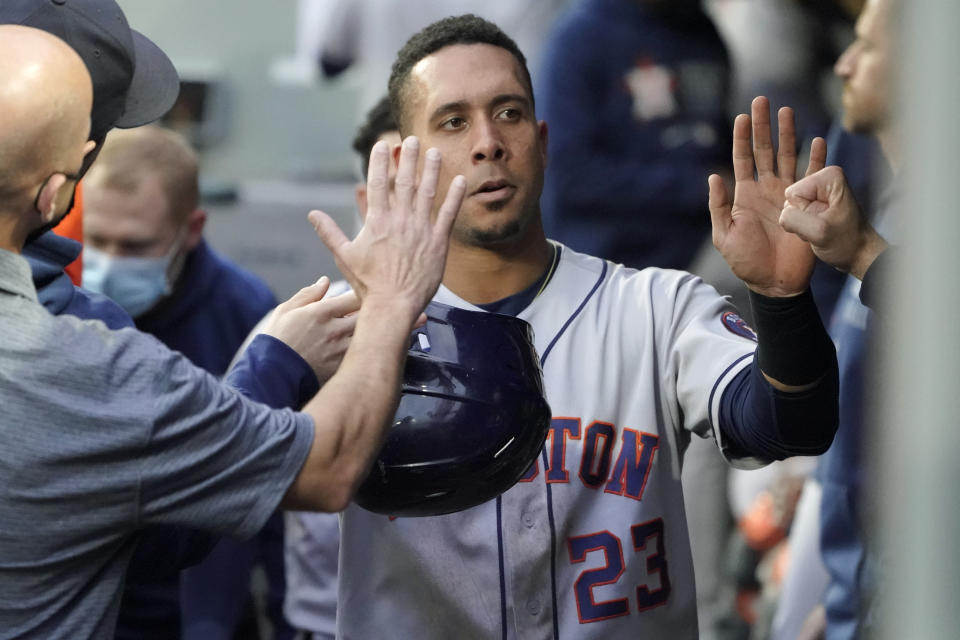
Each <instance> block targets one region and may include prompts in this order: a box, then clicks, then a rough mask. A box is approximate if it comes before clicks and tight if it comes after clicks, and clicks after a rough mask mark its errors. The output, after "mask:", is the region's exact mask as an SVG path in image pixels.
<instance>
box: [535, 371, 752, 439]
mask: <svg viewBox="0 0 960 640" xmlns="http://www.w3.org/2000/svg"><path fill="white" fill-rule="evenodd" d="M751 357H753V354H752V353H746V354H744V355H742V356H740V357H739V358H737V359H736V360H734V361H733V362H732V363H730V366H729V367H727V368H726V369H724V370H723V373H722V374H720V376H719V377H718V378H717V380H716V382H714V383H713V388H712V389H710V401H709V404H707V415H708V416H709V417H710V422H711V423H712V422H713V396H714V395H716V393H717V387H718V386H720V381H721V380H723V379H724V378H726V377H727V374H728V373H730V370H731V369H733V368H734V367H735V366H737V365H738V364H740V363H741V362H743V360H745V359H746V358H751ZM541 366H543V365H541ZM710 427H711V428H712V429H713V433H714V435H715V436H719V435H720V420H719V416H718V419H717V424H711V425H710Z"/></svg>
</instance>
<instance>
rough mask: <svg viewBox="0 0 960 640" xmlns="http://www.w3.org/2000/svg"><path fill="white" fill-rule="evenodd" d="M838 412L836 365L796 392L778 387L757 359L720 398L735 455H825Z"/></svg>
mask: <svg viewBox="0 0 960 640" xmlns="http://www.w3.org/2000/svg"><path fill="white" fill-rule="evenodd" d="M837 412H838V375H837V371H836V370H835V369H834V370H833V371H832V372H830V373H829V374H827V375H825V376H824V377H823V378H821V379H820V380H819V381H818V382H817V383H816V384H815V385H813V386H812V387H810V388H808V389H807V390H805V391H802V392H799V393H790V392H785V391H781V390H778V389H776V388H774V387H773V385H771V384H770V382H769V380H767V377H766V376H764V374H763V372H762V371H761V370H760V367H759V366H758V365H757V363H756V361H754V363H753V365H752V366H751V367H749V368H747V369H744V370H743V371H742V372H741V373H740V374H739V375H738V376H737V377H736V378H734V380H733V381H731V383H730V384H729V385H727V388H726V389H725V390H724V393H723V396H722V398H721V401H720V431H721V433H722V434H723V442H722V445H723V448H724V452H725V454H726V455H727V457H729V458H739V457H745V456H753V457H758V458H761V459H765V460H782V459H784V458H788V457H790V456H797V455H820V454H822V453H824V452H825V451H826V450H827V449H828V448H829V447H830V444H831V443H832V442H833V436H834V434H835V433H836V430H837V420H838V414H837Z"/></svg>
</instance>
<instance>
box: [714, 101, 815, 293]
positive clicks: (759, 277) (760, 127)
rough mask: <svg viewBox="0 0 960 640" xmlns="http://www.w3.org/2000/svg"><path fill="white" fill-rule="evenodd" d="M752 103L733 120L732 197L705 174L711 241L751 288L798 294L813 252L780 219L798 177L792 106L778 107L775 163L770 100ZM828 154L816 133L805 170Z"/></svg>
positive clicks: (812, 169)
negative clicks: (747, 111) (787, 192)
mask: <svg viewBox="0 0 960 640" xmlns="http://www.w3.org/2000/svg"><path fill="white" fill-rule="evenodd" d="M750 108H751V114H752V118H751V116H748V115H746V114H740V115H739V116H737V118H736V120H735V121H734V124H733V174H734V180H735V182H736V184H735V187H734V192H733V202H731V201H730V198H729V193H728V191H727V188H726V186H725V185H724V183H723V179H722V178H720V176H719V175H717V174H713V175H711V176H710V178H709V185H710V200H709V207H710V219H711V221H712V223H713V244H714V246H716V247H717V249H718V250H719V251H720V254H721V255H722V256H723V257H724V259H725V260H726V261H727V263H728V264H729V265H730V268H731V269H732V270H733V273H734V274H735V275H736V276H737V277H738V278H740V279H741V280H743V281H744V282H745V283H746V285H747V286H748V287H750V289H752V290H753V291H756V292H757V293H760V294H762V295H766V296H771V297H782V296H791V295H796V294H799V293H802V292H803V291H805V290H806V288H807V287H808V286H809V284H810V276H811V275H812V273H813V265H814V255H813V251H812V250H811V249H810V245H809V244H808V243H806V242H804V241H803V240H802V239H800V238H799V237H797V236H796V235H794V234H792V233H788V232H787V231H785V230H784V229H783V228H782V227H781V226H780V223H779V218H780V212H781V210H782V209H783V205H784V190H785V189H786V188H787V187H788V186H789V185H790V184H792V183H793V182H794V180H795V179H796V169H797V153H796V131H795V128H794V117H793V109H791V108H789V107H782V108H781V109H780V110H779V112H778V113H777V124H778V129H779V140H778V145H777V146H778V151H777V154H776V165H775V164H774V151H773V142H772V133H771V127H770V115H769V114H770V103H769V101H768V100H767V99H766V98H764V97H762V96H761V97H757V98H754V100H753V103H752V104H751V106H750ZM751 129H752V134H753V135H752V137H753V144H752V147H751ZM826 155H827V146H826V142H824V140H823V138H815V139H814V140H813V143H812V145H811V149H810V162H809V165H808V167H807V174H810V173H813V172H815V171H818V170H820V169H822V168H823V166H824V164H825V162H826ZM754 169H756V176H754Z"/></svg>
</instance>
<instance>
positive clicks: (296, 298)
mask: <svg viewBox="0 0 960 640" xmlns="http://www.w3.org/2000/svg"><path fill="white" fill-rule="evenodd" d="M329 288H330V278H328V277H327V276H320V279H319V280H317V281H316V282H314V283H313V284H311V285H307V286H306V287H303V288H302V289H300V290H299V291H297V292H296V293H295V294H293V295H292V296H291V297H290V300H288V301H287V302H288V304H289V305H290V306H293V307H303V306H306V305H308V304H310V303H311V302H316V301H317V300H322V299H323V296H325V295H326V294H327V289H329Z"/></svg>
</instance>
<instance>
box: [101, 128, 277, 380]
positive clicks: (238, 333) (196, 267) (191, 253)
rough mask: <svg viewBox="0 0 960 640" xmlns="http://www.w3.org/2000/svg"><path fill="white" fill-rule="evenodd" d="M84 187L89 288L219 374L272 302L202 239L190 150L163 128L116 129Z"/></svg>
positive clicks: (140, 326)
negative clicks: (106, 297) (110, 300)
mask: <svg viewBox="0 0 960 640" xmlns="http://www.w3.org/2000/svg"><path fill="white" fill-rule="evenodd" d="M84 188H85V193H84V199H85V209H86V210H85V212H84V265H83V286H84V287H85V288H87V289H90V290H92V291H95V292H98V293H102V294H104V295H106V296H109V297H110V298H112V299H113V300H114V301H115V302H117V303H118V304H119V305H120V306H122V307H123V308H124V309H126V311H127V312H128V313H129V314H130V315H131V317H133V319H134V322H135V323H136V325H137V328H138V329H140V330H141V331H144V332H146V333H150V334H153V335H155V336H156V337H157V338H159V339H160V340H161V341H162V342H163V343H165V344H166V345H167V346H169V347H170V348H172V349H175V350H177V351H180V352H182V353H184V354H185V355H186V356H187V357H189V358H190V359H191V360H192V361H193V363H194V364H196V365H197V366H200V367H202V368H204V369H206V370H207V371H209V372H210V373H212V374H214V375H217V376H220V375H222V374H223V373H224V372H225V371H226V369H227V365H229V364H230V360H231V359H232V358H233V356H234V354H235V353H236V352H237V349H238V348H239V346H240V345H241V344H242V343H243V340H244V338H246V336H247V334H248V333H249V332H250V329H252V328H253V326H254V325H255V324H256V323H257V322H258V321H259V320H260V319H261V318H262V317H263V316H264V315H265V314H266V313H267V311H269V310H271V309H272V308H273V307H274V306H275V305H276V299H275V298H274V296H273V293H272V292H271V291H270V289H269V287H268V286H267V285H266V283H264V282H263V281H262V280H261V279H260V278H258V277H257V276H255V275H253V274H251V273H249V272H247V271H245V270H243V269H241V268H240V267H238V266H236V265H235V264H233V263H231V262H230V261H228V260H226V259H225V258H223V257H222V256H220V255H218V254H217V253H216V252H215V251H214V250H213V249H212V248H211V247H210V246H209V245H208V244H207V243H206V241H205V240H204V238H203V227H204V224H205V222H206V213H205V212H204V211H203V210H202V209H200V208H199V206H198V204H199V203H198V199H199V195H198V193H199V188H198V184H197V157H196V154H195V153H194V151H193V149H191V148H190V146H189V145H188V144H187V142H186V141H185V140H184V139H183V138H182V137H181V136H180V135H179V134H177V133H175V132H173V131H170V130H167V129H161V128H158V127H140V128H137V129H127V130H115V131H113V132H111V133H110V135H108V136H107V139H106V142H105V143H104V145H103V150H102V151H101V152H100V157H99V158H98V160H97V162H96V164H94V165H93V167H91V169H90V172H89V173H88V174H87V177H86V180H85V181H84Z"/></svg>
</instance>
